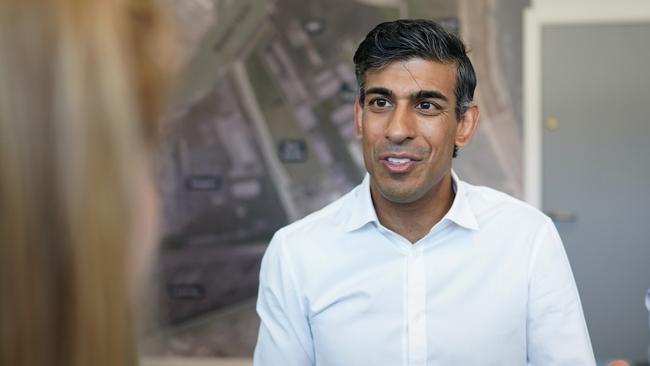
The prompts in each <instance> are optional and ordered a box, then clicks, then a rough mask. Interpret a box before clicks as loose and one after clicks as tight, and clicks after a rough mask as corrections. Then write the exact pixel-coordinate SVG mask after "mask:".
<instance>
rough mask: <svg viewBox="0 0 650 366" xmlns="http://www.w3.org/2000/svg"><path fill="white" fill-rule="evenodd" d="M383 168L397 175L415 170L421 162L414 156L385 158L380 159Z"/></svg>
mask: <svg viewBox="0 0 650 366" xmlns="http://www.w3.org/2000/svg"><path fill="white" fill-rule="evenodd" d="M379 160H380V161H381V163H382V164H383V166H384V167H385V168H386V169H387V170H388V171H389V172H390V173H395V174H404V173H408V172H410V171H411V170H413V169H414V168H415V165H416V164H417V163H418V162H419V161H420V159H416V158H415V157H413V156H393V155H390V156H384V157H381V158H380V159H379Z"/></svg>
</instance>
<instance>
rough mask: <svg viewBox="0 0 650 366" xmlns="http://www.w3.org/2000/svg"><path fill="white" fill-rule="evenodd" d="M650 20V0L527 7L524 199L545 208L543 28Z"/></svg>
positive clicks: (574, 0)
mask: <svg viewBox="0 0 650 366" xmlns="http://www.w3.org/2000/svg"><path fill="white" fill-rule="evenodd" d="M645 22H649V23H650V1H648V0H619V1H616V2H609V1H606V0H532V1H531V6H530V7H528V8H527V9H525V10H524V37H523V42H524V45H523V50H524V54H523V60H524V65H523V66H524V67H523V74H524V75H523V79H524V85H523V87H524V89H523V94H524V98H523V99H524V113H523V118H524V126H523V127H524V128H523V132H524V199H525V200H526V201H527V202H528V203H530V204H532V205H534V206H535V207H538V208H542V178H543V177H542V163H543V162H542V115H541V113H542V51H541V49H542V28H543V27H544V26H545V25H557V24H608V23H645Z"/></svg>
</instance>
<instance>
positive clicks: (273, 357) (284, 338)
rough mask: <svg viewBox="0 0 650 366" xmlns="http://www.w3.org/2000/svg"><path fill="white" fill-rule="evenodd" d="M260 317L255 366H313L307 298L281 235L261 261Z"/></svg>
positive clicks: (258, 308) (273, 240)
mask: <svg viewBox="0 0 650 366" xmlns="http://www.w3.org/2000/svg"><path fill="white" fill-rule="evenodd" d="M257 313H258V315H259V317H260V320H261V324H260V330H259V335H258V339H257V345H256V346H255V354H254V357H253V364H254V366H277V365H283V366H312V365H314V351H313V342H312V337H311V328H310V325H309V319H308V315H307V314H308V313H307V308H306V306H305V304H304V297H303V295H302V294H301V292H300V289H299V286H298V283H297V280H296V277H295V275H294V273H293V268H292V265H291V263H290V260H289V257H288V256H287V254H286V253H285V248H284V243H283V235H282V232H281V231H280V232H278V233H276V235H275V236H274V237H273V239H272V240H271V243H270V244H269V247H268V248H267V250H266V253H265V254H264V258H263V259H262V266H261V270H260V287H259V293H258V298H257Z"/></svg>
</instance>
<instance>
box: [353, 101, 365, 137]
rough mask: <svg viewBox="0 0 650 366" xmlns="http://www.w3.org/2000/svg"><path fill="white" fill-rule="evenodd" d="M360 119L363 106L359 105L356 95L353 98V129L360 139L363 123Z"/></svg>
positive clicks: (361, 118)
mask: <svg viewBox="0 0 650 366" xmlns="http://www.w3.org/2000/svg"><path fill="white" fill-rule="evenodd" d="M362 120H363V107H362V106H361V102H360V101H359V97H356V98H355V100H354V131H355V132H356V135H357V139H358V140H361V136H363V124H362V123H361V121H362Z"/></svg>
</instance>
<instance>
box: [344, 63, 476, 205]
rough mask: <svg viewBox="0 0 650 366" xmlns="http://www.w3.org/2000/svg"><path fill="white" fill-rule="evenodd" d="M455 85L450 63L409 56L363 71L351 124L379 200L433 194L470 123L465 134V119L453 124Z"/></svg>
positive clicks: (414, 198) (407, 199)
mask: <svg viewBox="0 0 650 366" xmlns="http://www.w3.org/2000/svg"><path fill="white" fill-rule="evenodd" d="M455 87H456V66H455V65H454V64H451V63H440V62H434V61H427V60H423V59H419V58H413V59H410V60H406V61H396V62H393V63H390V64H388V65H386V66H384V67H383V68H381V69H379V70H371V71H368V72H367V73H366V81H365V91H366V97H365V101H364V103H363V105H360V104H359V103H360V102H359V101H357V103H356V105H355V124H356V131H357V136H358V137H359V138H361V140H362V143H363V158H364V162H365V165H366V169H367V170H368V172H369V173H370V176H371V187H372V189H373V190H374V191H375V192H378V193H380V194H381V196H382V197H383V198H384V199H386V200H388V201H391V202H394V203H411V202H416V201H418V200H420V199H422V198H423V197H425V196H427V195H428V194H429V195H431V194H433V195H435V193H434V192H435V191H436V189H437V187H438V186H439V185H440V183H441V181H442V179H443V178H444V177H445V176H446V175H448V174H450V171H451V159H452V155H453V151H454V144H457V145H459V146H463V145H464V144H466V143H467V142H468V141H469V138H470V137H471V134H472V133H473V131H474V127H475V122H476V121H475V120H473V121H472V123H473V125H472V126H470V127H471V128H470V129H469V130H468V128H467V122H465V119H463V120H461V123H459V122H458V121H457V118H456V114H455V106H456V96H455V94H454V89H455ZM474 109H475V108H474V107H473V108H471V110H470V113H473V112H476V117H477V118H478V111H477V110H474ZM470 130H471V131H470ZM468 133H469V135H468Z"/></svg>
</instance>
